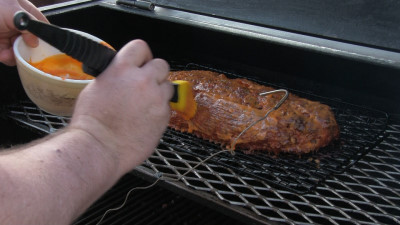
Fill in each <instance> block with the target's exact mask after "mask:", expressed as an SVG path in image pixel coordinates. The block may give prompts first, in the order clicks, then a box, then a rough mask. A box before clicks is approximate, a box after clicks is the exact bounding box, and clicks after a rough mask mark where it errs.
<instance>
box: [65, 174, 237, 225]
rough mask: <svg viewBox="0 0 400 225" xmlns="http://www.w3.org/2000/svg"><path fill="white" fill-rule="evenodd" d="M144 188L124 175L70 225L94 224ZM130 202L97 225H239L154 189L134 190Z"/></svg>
mask: <svg viewBox="0 0 400 225" xmlns="http://www.w3.org/2000/svg"><path fill="white" fill-rule="evenodd" d="M148 185H149V183H147V182H145V181H143V180H141V179H138V178H137V177H135V176H133V175H132V174H127V175H125V176H124V177H122V178H121V179H120V181H119V182H118V183H117V184H116V185H114V187H113V188H111V189H110V190H109V191H108V192H107V193H105V194H104V196H103V197H102V198H100V199H99V200H98V201H96V202H95V203H94V204H93V205H92V206H91V207H90V208H89V209H88V210H87V211H86V212H85V213H84V214H83V215H81V216H80V217H79V218H78V219H77V220H76V221H75V222H74V223H73V225H89V224H97V223H98V222H99V221H100V218H101V217H102V216H103V214H104V213H105V212H106V210H108V209H110V208H115V207H118V206H120V204H121V203H122V200H123V199H124V198H125V195H126V193H127V192H128V191H129V190H130V189H131V188H133V187H144V186H148ZM131 199H132V201H128V202H127V204H126V205H125V207H123V208H122V209H121V210H119V211H112V212H111V211H110V212H109V213H107V215H106V216H105V217H104V219H103V220H102V222H101V223H100V224H101V225H106V224H107V225H112V224H136V225H141V224H145V225H150V224H157V225H162V224H168V225H171V224H175V225H184V224H191V225H196V224H201V225H202V224H221V225H228V224H232V225H241V224H242V223H241V222H239V221H235V220H234V219H231V218H229V217H226V216H224V215H222V214H219V213H217V212H215V211H213V210H211V209H209V208H207V207H204V206H201V205H198V204H196V203H195V202H192V201H190V200H188V199H185V198H183V197H181V196H178V195H176V194H174V193H173V192H170V191H167V190H165V189H162V188H160V187H157V186H155V187H152V188H149V189H146V190H140V191H139V190H138V191H137V192H134V193H133V194H132V195H131Z"/></svg>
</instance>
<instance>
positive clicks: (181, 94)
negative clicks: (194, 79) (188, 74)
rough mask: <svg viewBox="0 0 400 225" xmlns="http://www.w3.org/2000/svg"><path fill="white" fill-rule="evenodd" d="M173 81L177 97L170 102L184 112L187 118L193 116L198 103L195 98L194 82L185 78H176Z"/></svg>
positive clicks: (176, 108) (173, 107)
mask: <svg viewBox="0 0 400 225" xmlns="http://www.w3.org/2000/svg"><path fill="white" fill-rule="evenodd" d="M172 83H173V84H174V87H175V97H174V98H173V99H174V100H171V102H170V106H171V108H172V109H173V110H175V111H177V112H178V113H180V114H182V116H183V118H184V119H186V120H189V119H191V118H193V116H194V115H195V114H196V110H197V104H196V101H195V100H194V96H193V90H192V84H191V83H190V82H188V81H184V80H175V81H172Z"/></svg>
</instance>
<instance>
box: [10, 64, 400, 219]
mask: <svg viewBox="0 0 400 225" xmlns="http://www.w3.org/2000/svg"><path fill="white" fill-rule="evenodd" d="M194 67H195V68H197V66H196V65H194ZM187 68H188V69H193V65H190V66H188V67H187ZM228 75H229V76H232V74H228ZM233 76H236V75H234V74H233ZM259 83H262V82H259ZM262 84H265V85H269V86H273V85H270V84H266V83H262ZM291 92H292V93H295V94H298V95H300V96H302V97H307V98H309V99H313V100H318V101H320V102H322V103H324V104H328V105H329V106H331V108H332V110H333V112H334V113H335V116H336V119H337V122H338V124H339V126H340V129H341V134H340V135H341V137H340V141H338V142H335V143H333V144H332V145H330V146H328V147H326V148H323V149H320V150H319V151H318V152H316V153H312V154H308V155H306V156H302V157H298V156H293V155H290V154H284V155H280V156H279V157H276V156H272V155H269V154H267V153H257V154H252V155H248V154H243V153H241V152H240V151H237V152H236V154H235V155H231V154H230V153H226V154H220V155H218V156H216V157H214V158H212V159H211V160H209V161H207V162H206V163H202V164H201V165H200V166H199V167H197V168H196V169H193V167H194V166H196V165H198V164H199V163H200V162H201V161H202V160H204V159H205V158H206V157H208V156H209V155H211V154H213V153H215V152H217V151H220V150H221V148H220V146H219V145H216V144H213V143H210V142H208V141H205V140H201V139H199V138H197V137H194V136H192V135H191V134H187V133H180V132H176V131H174V130H172V129H168V130H167V132H166V133H165V134H164V136H163V138H162V139H161V142H160V145H159V146H158V147H157V149H156V150H155V153H154V154H153V155H152V156H151V157H150V158H149V159H148V160H147V161H146V162H145V163H144V164H143V165H142V166H143V167H144V168H148V169H150V170H152V171H154V174H156V173H157V174H160V173H162V174H163V175H164V176H165V177H175V178H177V177H181V176H182V179H181V180H180V182H182V183H183V184H184V185H185V186H186V187H189V188H191V189H194V190H197V191H200V192H205V193H209V194H211V195H214V196H217V197H218V198H219V199H220V200H222V201H223V202H226V203H228V204H229V205H232V206H240V207H243V208H244V209H246V210H249V211H250V212H253V213H255V214H256V215H257V216H261V217H265V218H267V219H268V220H271V221H278V222H285V223H289V224H301V223H304V224H307V223H322V224H342V223H344V222H345V221H346V222H347V223H350V224H359V223H363V224H368V223H370V224H375V223H381V222H384V223H397V222H398V220H399V217H398V216H399V215H400V210H397V207H398V205H399V202H400V192H399V189H398V188H399V187H398V186H400V185H399V184H398V181H397V178H399V177H400V173H399V171H398V167H400V166H398V164H397V165H396V166H388V165H389V164H388V163H387V162H386V161H385V160H390V161H391V162H396V163H397V160H396V159H395V157H394V156H393V155H387V154H388V153H387V150H382V149H381V148H380V146H382V145H383V146H387V145H389V146H390V148H391V149H393V148H394V149H396V150H397V149H398V144H396V145H394V144H392V142H393V141H394V140H395V141H396V142H399V141H398V140H400V139H398V138H399V137H400V134H399V132H397V131H398V129H397V128H398V126H397V125H390V126H389V127H388V116H387V114H385V113H383V112H379V111H375V110H370V109H364V108H360V107H358V106H354V105H349V104H345V103H342V102H337V101H334V100H331V99H325V98H321V97H318V96H312V95H308V94H305V93H296V92H295V91H291ZM7 116H8V117H10V118H12V119H14V120H16V121H18V122H19V123H20V124H22V125H23V126H26V127H29V128H31V129H33V130H35V131H39V132H42V133H52V132H54V131H56V130H58V129H60V128H63V127H65V126H66V125H67V124H68V123H69V121H70V119H69V118H68V117H58V116H53V115H50V114H47V113H45V112H43V111H42V110H40V109H39V108H37V107H36V106H35V105H34V104H33V103H32V102H30V101H23V102H20V103H17V104H15V105H11V106H9V107H7ZM395 128H396V129H395ZM383 140H386V141H383ZM387 140H392V141H389V142H388V141H387ZM382 141H383V142H382ZM388 143H389V144H388ZM376 146H378V147H376ZM371 155H372V157H371ZM382 158H384V159H385V160H382ZM360 159H362V160H361V161H360ZM370 159H373V160H375V162H374V163H372V164H371V162H366V161H365V160H370ZM356 163H357V166H354V165H355V164H356ZM399 164H400V163H399ZM360 165H366V167H367V168H368V169H363V168H359V166H360ZM388 168H391V169H393V170H394V169H395V171H392V172H390V171H389V170H388ZM189 169H193V170H192V172H191V173H189V174H186V175H184V176H183V174H184V173H185V172H186V171H188V170H189ZM380 169H384V171H381V172H379V171H380ZM353 173H354V174H353ZM371 174H373V175H375V176H372V175H371ZM378 175H381V177H379V179H378V178H377V177H376V176H378ZM382 177H383V178H382ZM369 182H371V183H369ZM383 194H386V196H385V195H383ZM393 214H394V216H392V215H393Z"/></svg>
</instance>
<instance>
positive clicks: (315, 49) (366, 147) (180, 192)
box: [0, 0, 400, 224]
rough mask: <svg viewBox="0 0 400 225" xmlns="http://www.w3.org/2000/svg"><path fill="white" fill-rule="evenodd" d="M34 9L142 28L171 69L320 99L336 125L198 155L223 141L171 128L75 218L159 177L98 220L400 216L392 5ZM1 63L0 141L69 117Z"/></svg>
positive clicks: (110, 26) (114, 28)
mask: <svg viewBox="0 0 400 225" xmlns="http://www.w3.org/2000/svg"><path fill="white" fill-rule="evenodd" d="M42 9H43V11H44V12H45V14H46V15H47V16H48V18H49V20H50V21H51V22H52V23H54V24H56V25H59V26H63V27H67V28H73V29H77V30H82V31H85V32H88V33H91V34H93V35H95V36H98V37H99V38H101V39H103V40H105V41H107V42H108V43H110V44H111V45H112V46H114V47H115V48H116V49H119V48H120V47H122V46H123V45H124V44H125V43H127V42H128V41H129V40H131V39H135V38H141V39H144V40H146V41H147V42H148V43H149V45H150V47H151V48H152V50H153V53H154V55H155V56H156V57H160V58H164V59H166V60H167V61H168V62H169V63H170V65H171V69H172V70H184V69H207V70H212V71H217V72H221V73H224V74H226V75H227V76H228V77H232V78H236V77H241V78H242V77H245V78H247V79H250V80H253V81H255V82H257V83H260V84H264V85H268V86H272V87H275V88H284V89H287V90H289V91H290V92H291V93H294V94H296V95H299V96H301V97H305V98H308V99H311V100H316V101H319V102H322V103H324V104H327V105H329V106H330V107H331V108H332V110H333V111H334V113H335V116H336V119H337V121H338V124H339V126H340V129H341V137H340V140H338V141H337V142H334V143H332V144H331V145H330V146H328V147H325V148H323V149H320V150H319V151H318V152H315V153H311V154H307V155H305V156H302V157H298V156H293V155H290V154H282V155H279V156H275V155H270V154H267V153H257V154H251V155H249V154H244V153H242V152H240V151H237V152H236V154H235V155H232V154H230V153H222V154H219V155H217V156H215V157H213V158H211V159H210V160H208V161H206V162H203V160H204V159H206V158H207V157H209V156H210V155H211V154H214V153H216V152H218V151H220V150H221V147H220V146H219V145H217V144H214V143H210V142H208V141H206V140H202V139H199V138H197V137H195V136H193V135H191V134H187V133H181V132H177V131H174V130H171V129H168V130H167V131H166V133H165V134H164V136H163V137H162V139H161V140H160V144H159V146H158V147H157V148H156V150H155V153H154V154H153V155H152V156H151V157H150V158H149V159H148V160H146V161H145V162H144V164H143V165H142V166H140V167H138V168H137V169H135V170H134V171H132V172H131V173H130V174H127V175H126V176H125V177H123V178H122V179H121V180H120V181H119V182H118V183H117V184H116V185H115V186H114V187H113V188H112V189H111V190H110V191H109V192H107V193H106V194H105V195H104V196H103V197H102V198H101V199H99V200H98V201H97V202H96V203H95V204H94V205H93V206H91V207H90V208H89V209H88V210H87V212H86V213H84V214H83V215H82V216H81V217H80V218H78V219H77V220H76V221H75V224H96V223H97V222H99V220H100V218H101V217H102V215H103V214H104V213H105V212H106V211H107V210H108V209H111V208H115V207H117V206H119V205H120V204H121V203H122V202H123V200H124V199H125V196H126V194H127V193H128V191H129V190H130V189H131V188H133V187H140V186H147V185H149V184H151V183H152V182H154V181H156V180H157V179H158V178H160V177H161V178H162V179H161V180H160V181H159V182H158V183H157V184H156V185H155V186H153V187H151V188H150V189H146V190H141V191H139V190H138V191H137V192H133V193H132V194H131V195H130V196H128V198H127V200H128V201H127V204H126V205H125V206H124V207H123V208H122V209H120V210H117V211H112V212H110V213H108V214H106V216H105V217H104V220H103V221H102V223H101V224H124V223H125V224H131V223H135V224H150V223H156V224H315V223H317V224H399V223H400V210H399V206H400V182H399V181H400V141H399V140H400V117H399V113H400V106H399V104H398V103H399V102H400V89H399V88H398V87H397V84H400V28H399V26H398V23H397V22H399V21H400V3H397V2H391V3H388V2H387V3H374V2H372V1H371V2H370V1H352V2H347V3H336V2H335V3H332V2H330V1H318V2H314V1H311V0H308V1H290V2H289V1H269V0H268V1H256V0H254V1H252V2H248V1H247V2H245V3H244V2H238V1H235V3H230V4H228V3H227V1H218V2H216V1H202V2H201V3H198V2H197V3H196V1H192V0H185V1H173V2H169V1H164V0H158V1H153V2H147V1H146V2H143V1H129V0H125V1H111V0H110V1H71V2H68V3H61V4H57V5H54V6H48V7H43V8H42ZM238 9H241V10H238ZM380 9H384V12H382V11H380ZM250 12H251V15H250ZM356 12H357V13H356ZM367 15H369V17H367ZM331 18H333V19H331ZM0 69H1V71H2V73H4V74H5V75H3V76H1V77H0V79H1V80H2V83H7V84H9V85H7V87H5V88H3V89H2V90H1V91H0V92H1V97H0V100H1V101H2V108H1V120H0V121H1V123H2V125H3V126H2V128H3V129H4V130H6V131H7V133H8V134H6V135H4V136H3V137H2V139H1V143H0V144H1V145H2V146H5V147H8V146H11V145H15V144H21V143H25V142H28V141H30V140H33V139H36V138H39V137H41V136H43V135H46V134H48V133H52V132H55V131H57V130H58V129H61V128H63V127H65V126H66V125H67V124H68V122H69V119H70V118H68V117H59V116H54V115H50V114H47V113H45V112H43V111H42V110H40V109H39V108H38V107H36V106H35V105H34V104H33V103H32V102H30V101H29V100H28V98H27V97H26V95H25V93H24V92H23V88H22V86H21V84H20V81H19V80H18V76H17V74H16V73H17V72H16V70H15V69H14V68H8V67H5V66H2V67H1V68H0ZM5 96H6V97H5ZM10 96H12V97H10ZM3 133H4V132H3ZM197 165H199V166H197ZM196 166H197V167H196ZM188 171H189V172H188Z"/></svg>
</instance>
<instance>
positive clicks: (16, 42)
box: [13, 28, 102, 84]
mask: <svg viewBox="0 0 400 225" xmlns="http://www.w3.org/2000/svg"><path fill="white" fill-rule="evenodd" d="M63 29H66V30H70V31H72V32H76V33H81V34H85V35H88V36H86V37H88V38H91V39H93V40H95V41H102V40H101V39H99V38H97V37H95V36H93V35H91V34H89V33H86V32H83V31H79V30H74V29H70V28H63ZM21 41H23V40H22V35H19V36H18V37H17V39H16V40H15V41H14V44H13V51H14V55H15V58H16V60H18V61H20V62H21V63H22V64H24V65H25V66H26V67H28V68H29V69H31V70H33V71H35V72H36V73H37V74H40V75H41V76H45V77H47V78H50V79H53V80H57V81H61V82H67V83H78V84H88V83H90V82H92V81H93V80H94V79H92V80H75V79H68V78H67V79H63V78H61V77H58V76H55V75H52V74H49V73H45V72H43V71H41V70H39V69H37V68H36V67H34V66H32V65H31V64H29V63H28V62H27V61H26V60H25V59H23V58H22V56H21V54H20V53H19V49H18V45H19V43H20V42H21ZM42 41H43V40H42ZM28 47H29V46H28ZM29 48H30V47H29ZM95 79H96V78H95Z"/></svg>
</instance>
